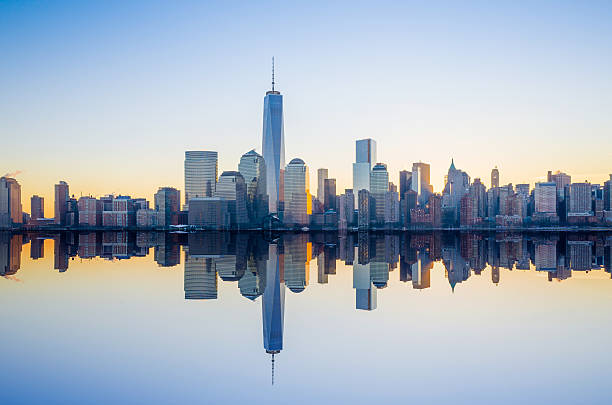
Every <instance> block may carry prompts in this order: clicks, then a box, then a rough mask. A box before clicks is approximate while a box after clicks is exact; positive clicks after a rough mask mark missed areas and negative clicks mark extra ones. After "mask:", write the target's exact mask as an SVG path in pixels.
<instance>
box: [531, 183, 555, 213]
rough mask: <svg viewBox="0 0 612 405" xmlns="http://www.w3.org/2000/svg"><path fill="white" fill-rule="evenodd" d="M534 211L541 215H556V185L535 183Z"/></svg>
mask: <svg viewBox="0 0 612 405" xmlns="http://www.w3.org/2000/svg"><path fill="white" fill-rule="evenodd" d="M534 196H535V211H536V212H537V213H542V214H555V215H556V213H557V185H556V184H555V183H552V182H546V183H536V185H535V191H534Z"/></svg>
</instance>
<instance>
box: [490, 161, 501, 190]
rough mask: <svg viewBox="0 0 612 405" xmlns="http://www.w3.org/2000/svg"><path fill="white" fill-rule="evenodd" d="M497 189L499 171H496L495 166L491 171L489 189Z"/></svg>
mask: <svg viewBox="0 0 612 405" xmlns="http://www.w3.org/2000/svg"><path fill="white" fill-rule="evenodd" d="M493 187H499V170H497V166H495V168H493V170H491V188H493Z"/></svg>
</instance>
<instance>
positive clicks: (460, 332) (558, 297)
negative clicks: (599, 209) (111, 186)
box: [0, 233, 612, 404]
mask: <svg viewBox="0 0 612 405" xmlns="http://www.w3.org/2000/svg"><path fill="white" fill-rule="evenodd" d="M611 256H612V236H610V235H608V234H604V233H596V234H579V233H575V234H563V233H560V234H558V233H543V234H529V235H527V234H468V233H462V234H459V233H415V234H401V235H382V234H381V235H357V234H355V235H347V236H338V235H335V234H327V235H325V234H288V235H284V236H282V237H276V238H275V237H268V238H267V239H266V238H264V237H262V235H260V234H222V233H219V234H215V233H208V234H190V235H186V234H164V233H97V234H96V233H89V234H87V233H82V234H77V233H64V234H49V235H43V234H23V235H10V234H0V272H1V273H2V274H3V276H4V278H2V279H0V305H1V307H2V308H3V311H2V314H3V316H2V329H1V332H2V337H3V339H2V340H3V344H2V345H1V348H0V358H1V359H2V369H3V371H4V378H3V379H2V381H1V382H0V388H2V398H3V399H2V401H1V402H2V403H9V404H14V403H15V404H16V403H58V404H59V403H61V404H67V403H104V404H106V403H180V402H197V403H232V402H233V403H241V402H244V403H250V404H252V403H266V404H272V403H313V402H319V403H339V402H340V403H344V402H350V403H370V404H371V403H388V402H391V401H395V400H402V401H404V402H426V403H516V402H518V401H525V402H527V403H532V402H539V403H557V404H558V403H609V398H610V394H611V393H612V389H611V388H610V384H609V380H610V372H611V371H612V355H611V354H610V349H609V348H610V343H611V338H612V330H611V322H610V321H611V320H612V317H611V315H610V309H611V304H612V280H610V271H611V267H612V266H611V258H612V257H611ZM272 382H273V384H272Z"/></svg>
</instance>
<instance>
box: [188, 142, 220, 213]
mask: <svg viewBox="0 0 612 405" xmlns="http://www.w3.org/2000/svg"><path fill="white" fill-rule="evenodd" d="M217 175H218V154H217V152H214V151H200V150H197V151H195V150H194V151H186V152H185V205H184V207H185V208H184V209H186V210H187V209H189V200H191V199H192V198H201V197H212V196H213V195H214V194H215V189H216V187H217Z"/></svg>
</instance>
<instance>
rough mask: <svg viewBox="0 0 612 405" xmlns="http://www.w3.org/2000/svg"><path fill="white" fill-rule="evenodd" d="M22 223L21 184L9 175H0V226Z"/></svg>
mask: <svg viewBox="0 0 612 405" xmlns="http://www.w3.org/2000/svg"><path fill="white" fill-rule="evenodd" d="M21 223H23V210H22V206H21V186H20V185H19V183H18V182H17V180H15V179H13V178H11V177H0V226H10V225H13V224H21Z"/></svg>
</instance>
